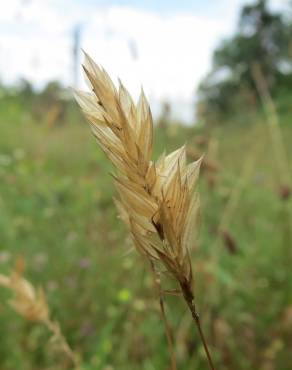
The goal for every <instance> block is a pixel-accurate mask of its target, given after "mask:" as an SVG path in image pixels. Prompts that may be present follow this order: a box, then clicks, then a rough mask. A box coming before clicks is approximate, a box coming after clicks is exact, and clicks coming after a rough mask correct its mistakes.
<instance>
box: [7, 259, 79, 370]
mask: <svg viewBox="0 0 292 370" xmlns="http://www.w3.org/2000/svg"><path fill="white" fill-rule="evenodd" d="M23 270H24V261H23V259H22V258H19V259H18V260H17V263H16V266H15V269H14V271H13V272H12V273H11V274H10V276H6V275H2V274H0V286H3V287H5V288H7V289H8V290H10V292H11V293H12V294H13V298H12V299H11V300H10V301H9V304H10V306H11V307H12V308H13V309H14V311H16V312H17V313H18V314H19V315H20V316H22V317H23V318H24V319H26V320H29V321H33V322H36V323H40V324H43V325H44V326H46V327H47V329H48V330H49V331H50V332H51V333H52V334H53V336H52V339H54V341H55V342H56V343H58V349H59V350H60V351H61V352H63V353H64V354H65V355H66V356H67V357H68V358H69V359H70V360H71V362H72V364H74V367H75V369H76V370H78V369H79V368H80V367H79V358H78V357H77V356H76V354H75V353H74V352H73V351H72V349H71V347H70V346H69V344H68V342H67V340H66V338H65V337H64V335H63V334H62V332H61V328H60V325H59V324H58V322H55V321H52V320H51V318H50V311H49V306H48V304H47V301H46V296H45V293H44V291H43V289H42V288H38V289H36V288H35V287H34V286H33V285H32V284H31V283H30V282H29V281H28V280H26V279H25V278H24V277H22V273H23Z"/></svg>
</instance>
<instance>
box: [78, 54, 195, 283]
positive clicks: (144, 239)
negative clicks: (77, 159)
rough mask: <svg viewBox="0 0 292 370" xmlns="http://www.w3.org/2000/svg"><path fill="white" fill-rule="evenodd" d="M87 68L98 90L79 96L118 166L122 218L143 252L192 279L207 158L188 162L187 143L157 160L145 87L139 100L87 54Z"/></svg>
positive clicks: (92, 85)
mask: <svg viewBox="0 0 292 370" xmlns="http://www.w3.org/2000/svg"><path fill="white" fill-rule="evenodd" d="M83 67H84V71H85V75H86V79H87V82H89V86H90V88H91V90H92V92H91V93H85V92H81V91H76V92H75V96H76V99H77V101H78V103H79V105H80V107H81V109H82V110H83V112H84V114H85V116H86V118H87V119H88V121H89V122H90V125H91V128H92V131H93V134H94V136H95V137H96V139H97V141H98V143H99V145H100V147H101V148H102V150H103V151H104V152H105V154H106V155H107V156H108V158H109V159H110V160H111V162H112V163H113V165H114V166H115V168H116V170H117V174H116V176H115V177H114V178H115V185H116V188H117V190H118V193H119V196H120V197H119V200H116V201H115V203H116V205H117V208H118V210H119V212H120V215H121V218H122V219H123V221H124V222H125V223H126V224H127V225H128V227H129V229H130V231H131V235H132V238H133V241H134V244H135V246H136V248H137V249H138V250H139V251H140V252H141V253H143V254H144V255H146V256H148V257H149V258H152V259H155V260H159V261H161V262H162V263H163V264H164V265H165V266H166V267H167V269H168V270H169V271H170V272H171V273H172V274H173V275H174V276H175V277H176V278H177V279H178V280H179V281H180V282H185V281H187V282H189V283H190V282H191V280H192V271H191V264H190V257H189V251H190V249H191V248H192V247H193V243H194V235H195V234H196V231H197V229H198V210H199V197H198V194H197V192H196V185H197V180H198V175H199V169H200V164H201V160H198V161H196V162H194V163H192V164H190V165H187V164H186V149H185V147H182V148H180V149H178V150H176V151H175V152H173V153H171V154H169V155H167V156H165V155H164V154H163V155H162V156H161V157H160V158H159V159H158V161H157V162H153V161H152V160H151V157H152V147H153V120H152V115H151V110H150V107H149V104H148V102H147V99H146V97H145V95H144V92H143V90H142V91H141V95H140V98H139V101H138V103H137V105H136V104H135V103H134V102H133V99H132V98H131V96H130V94H129V93H128V91H127V90H126V88H125V87H124V86H123V85H122V83H121V82H120V81H119V88H118V90H117V89H116V87H115V85H114V84H113V82H112V81H111V79H110V77H109V75H108V74H107V73H106V71H105V70H104V69H103V68H101V67H99V66H98V65H97V64H96V63H95V62H94V61H93V60H92V59H91V58H90V57H89V56H88V55H87V54H85V63H84V66H83Z"/></svg>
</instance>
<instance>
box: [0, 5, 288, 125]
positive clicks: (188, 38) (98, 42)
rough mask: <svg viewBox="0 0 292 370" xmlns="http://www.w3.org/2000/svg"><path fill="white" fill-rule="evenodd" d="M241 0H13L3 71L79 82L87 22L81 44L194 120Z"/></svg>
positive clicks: (5, 17)
mask: <svg viewBox="0 0 292 370" xmlns="http://www.w3.org/2000/svg"><path fill="white" fill-rule="evenodd" d="M281 1H283V0H281ZM240 3H242V1H241V0H222V1H221V2H219V3H217V10H218V14H215V13H214V11H211V9H210V12H208V11H207V10H206V11H205V12H203V13H202V12H200V13H198V14H197V15H196V14H192V13H187V12H177V11H176V12H167V13H162V12H161V11H160V12H157V11H151V10H143V9H142V8H135V7H133V6H131V7H130V6H114V5H111V6H103V7H101V6H100V7H98V6H93V5H92V3H87V2H81V1H75V2H72V1H68V0H62V1H57V0H43V1H41V2H40V1H36V0H31V1H23V0H22V1H21V0H9V2H7V9H5V12H1V13H0V20H1V26H0V30H1V33H0V77H1V79H3V80H4V81H7V82H12V81H15V80H16V79H17V78H19V77H24V78H27V79H29V80H31V81H32V82H33V83H35V84H36V85H42V84H44V83H45V82H47V81H49V80H51V79H60V80H61V81H62V82H63V83H64V84H65V85H70V84H72V69H73V68H72V32H73V28H74V27H75V26H76V25H78V24H80V25H81V26H82V47H83V48H84V49H85V50H86V51H88V52H89V53H90V54H91V55H92V56H93V57H94V59H96V60H97V61H98V62H99V63H101V64H102V65H103V66H104V67H105V68H106V69H107V70H108V72H109V73H110V74H111V75H113V76H119V77H120V78H121V79H122V80H123V82H124V84H125V85H126V86H127V87H128V88H129V90H130V92H131V93H133V94H134V96H137V95H138V92H139V89H140V86H141V84H142V83H143V86H144V89H145V91H146V92H147V95H148V96H149V97H150V99H151V100H152V101H153V103H155V104H154V105H155V106H157V102H158V101H161V100H168V101H169V102H170V103H172V104H173V105H174V109H175V110H176V111H177V112H178V114H179V115H180V116H181V117H182V118H184V119H186V120H190V119H191V116H192V107H193V101H194V93H195V88H196V86H197V85H198V83H199V81H200V80H201V78H202V77H203V76H204V75H205V74H206V73H207V71H208V70H209V68H210V64H211V55H212V51H213V49H214V47H215V46H216V45H217V44H218V42H219V40H220V39H222V38H223V37H226V36H227V35H229V34H231V32H232V30H233V29H234V27H235V23H236V18H237V13H238V9H239V4H240ZM90 4H91V5H90ZM218 4H219V5H220V6H219V7H218ZM133 56H136V58H133ZM80 71H81V68H80Z"/></svg>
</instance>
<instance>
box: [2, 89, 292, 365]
mask: <svg viewBox="0 0 292 370" xmlns="http://www.w3.org/2000/svg"><path fill="white" fill-rule="evenodd" d="M35 99H36V101H35ZM39 99H40V97H39V95H37V96H34V97H33V98H31V97H30V98H29V97H26V98H25V97H22V96H21V94H10V95H9V94H6V95H5V97H2V99H1V100H0V122H1V135H0V149H1V150H0V177H1V180H0V207H1V212H0V235H1V245H0V247H1V250H0V270H1V272H3V273H9V271H10V270H11V268H13V265H14V262H15V259H16V257H17V256H19V255H22V256H24V257H25V260H26V264H27V271H26V274H27V277H28V278H29V279H30V280H31V281H32V282H34V283H35V284H40V285H42V286H43V287H44V288H45V290H46V293H47V295H48V300H49V304H50V307H51V309H52V312H53V315H54V317H55V318H56V319H58V320H59V321H60V322H61V325H62V327H63V330H64V332H65V334H66V336H67V338H68V340H69V342H70V344H71V345H72V347H73V348H74V349H75V350H76V351H77V352H79V353H80V354H81V356H82V358H83V362H84V365H83V366H84V369H86V370H87V369H88V370H89V369H90V370H93V369H125V370H126V369H133V370H134V369H137V370H138V369H145V370H150V369H166V368H167V366H168V365H167V364H168V354H167V346H166V341H165V337H164V332H163V325H162V324H161V322H160V318H159V312H158V306H157V302H156V300H155V297H154V293H153V289H152V281H151V278H150V274H148V271H147V269H146V268H145V264H144V263H143V261H142V262H141V260H140V257H139V256H137V255H136V253H128V251H129V248H130V242H129V240H128V238H127V233H126V231H125V228H124V227H123V225H122V224H121V222H120V221H119V220H118V218H117V212H116V210H115V208H114V206H113V202H112V196H113V195H114V187H113V183H112V178H111V176H110V172H111V171H112V168H111V167H110V166H109V164H108V161H106V159H105V157H104V154H103V153H102V152H101V151H100V149H99V148H98V147H97V145H96V144H95V141H94V139H93V137H92V136H91V134H90V130H89V128H88V127H87V125H86V123H85V121H84V119H83V118H82V117H81V115H80V113H79V110H78V108H77V106H76V104H75V103H74V102H73V101H71V100H66V101H65V102H64V101H63V102H62V100H58V99H57V100H56V102H54V104H53V105H52V107H53V108H52V107H51V108H50V109H45V108H43V114H41V115H40V116H39V113H38V112H37V111H34V110H35V109H36V110H37V109H39V107H40V102H41V100H39ZM44 102H46V99H43V103H44ZM60 102H62V103H60ZM56 104H57V105H58V104H60V107H62V109H64V114H63V115H59V116H56V117H55V118H54V120H52V121H50V117H51V115H52V113H51V112H52V109H56ZM234 120H237V124H234ZM241 120H243V117H234V119H233V120H232V122H230V123H228V122H227V123H226V124H225V125H224V127H218V126H214V127H211V128H210V127H208V126H203V125H200V124H198V125H196V126H194V127H186V126H182V125H180V124H179V123H175V122H172V123H169V122H164V124H163V125H160V126H159V125H158V126H157V127H156V132H155V137H156V142H155V152H156V153H160V152H161V151H163V150H164V149H166V150H167V151H170V150H173V149H175V148H176V147H178V146H179V145H182V144H183V143H187V148H188V153H189V159H194V158H196V157H197V156H198V155H201V154H203V153H205V165H204V166H203V171H202V176H201V180H200V193H201V198H202V227H201V232H200V237H199V243H198V247H197V249H196V251H195V252H194V254H193V265H194V273H195V282H196V286H197V288H196V289H197V299H198V305H199V307H200V312H201V315H202V321H203V323H204V326H205V331H206V333H207V337H208V340H209V342H210V344H211V347H212V350H213V352H214V354H215V357H216V359H217V362H218V363H219V364H220V368H221V369H235V368H236V369H264V370H270V369H277V370H278V369H281V370H288V369H290V368H291V363H292V354H291V353H292V352H291V348H292V347H291V345H292V335H291V328H292V302H291V284H292V276H291V275H292V270H291V262H292V256H291V223H290V221H291V220H290V219H289V216H288V212H289V211H291V198H289V194H286V193H287V191H286V193H285V189H282V188H281V184H280V183H279V178H278V176H277V175H276V174H277V169H276V163H275V158H274V153H273V151H272V150H271V140H270V136H269V132H268V127H267V122H266V121H265V116H264V115H263V113H262V112H261V111H258V112H254V113H253V114H252V115H251V114H250V115H249V117H248V122H245V123H244V124H242V123H241V122H240V121H241ZM280 120H281V126H282V129H283V136H284V139H285V141H286V147H287V149H288V150H289V163H290V168H291V159H292V157H291V156H292V152H291V150H292V149H291V140H290V139H291V137H292V132H291V131H292V127H291V124H290V122H289V119H288V118H287V116H285V115H284V114H283V115H282V116H281V117H280ZM234 193H235V195H234ZM234 197H235V198H234ZM233 198H234V202H233V203H234V205H233V206H232V207H231V211H230V199H233ZM226 212H227V213H230V214H227V215H226ZM223 217H225V218H226V220H227V224H225V225H224V232H225V234H224V237H223V238H221V237H220V234H218V232H217V231H218V227H220V225H221V222H222V218H223ZM0 294H1V303H0V326H1V337H0V368H1V370H12V369H23V370H28V369H29V370H34V369H35V370H39V369H63V368H66V367H67V366H68V364H66V362H64V359H62V357H61V356H59V355H58V353H57V352H56V353H54V351H53V350H54V348H53V344H52V343H47V339H48V333H47V332H46V330H45V329H43V328H42V327H39V326H37V325H33V324H29V323H27V322H25V321H24V320H23V319H22V318H20V317H17V316H16V314H15V313H14V312H11V310H10V309H9V307H8V305H7V304H5V299H4V298H6V297H7V295H6V294H5V293H4V292H2V291H1V293H0ZM167 302H169V303H170V304H169V305H168V315H169V317H170V321H171V323H172V324H173V327H174V330H175V332H176V349H177V354H178V362H179V368H180V369H205V368H206V363H205V361H204V354H203V351H202V348H201V345H200V343H199V341H198V337H197V336H196V332H195V330H194V328H193V327H192V323H191V322H190V321H189V318H188V314H187V312H186V308H185V307H184V304H183V303H182V302H180V300H179V299H177V297H171V296H169V297H167ZM51 347H52V348H51ZM52 351H53V353H54V355H52Z"/></svg>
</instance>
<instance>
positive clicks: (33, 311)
mask: <svg viewBox="0 0 292 370" xmlns="http://www.w3.org/2000/svg"><path fill="white" fill-rule="evenodd" d="M22 264H23V262H22V261H21V260H19V261H18V263H17V266H16V269H15V271H13V272H12V273H11V275H10V276H5V275H2V274H0V285H2V286H4V287H6V288H7V289H9V290H10V291H11V292H12V293H13V299H11V300H10V301H9V304H10V306H11V307H12V308H13V309H14V310H15V311H16V312H17V313H18V314H19V315H21V316H22V317H24V318H25V319H27V320H29V321H36V322H46V321H48V319H49V308H48V305H47V302H46V297H45V294H44V291H43V290H42V289H41V288H38V289H35V288H34V286H33V285H32V284H31V283H30V282H29V281H28V280H26V279H25V278H23V277H22V276H21V272H22V271H21V270H22V269H23V267H22V266H21V265H22Z"/></svg>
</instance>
